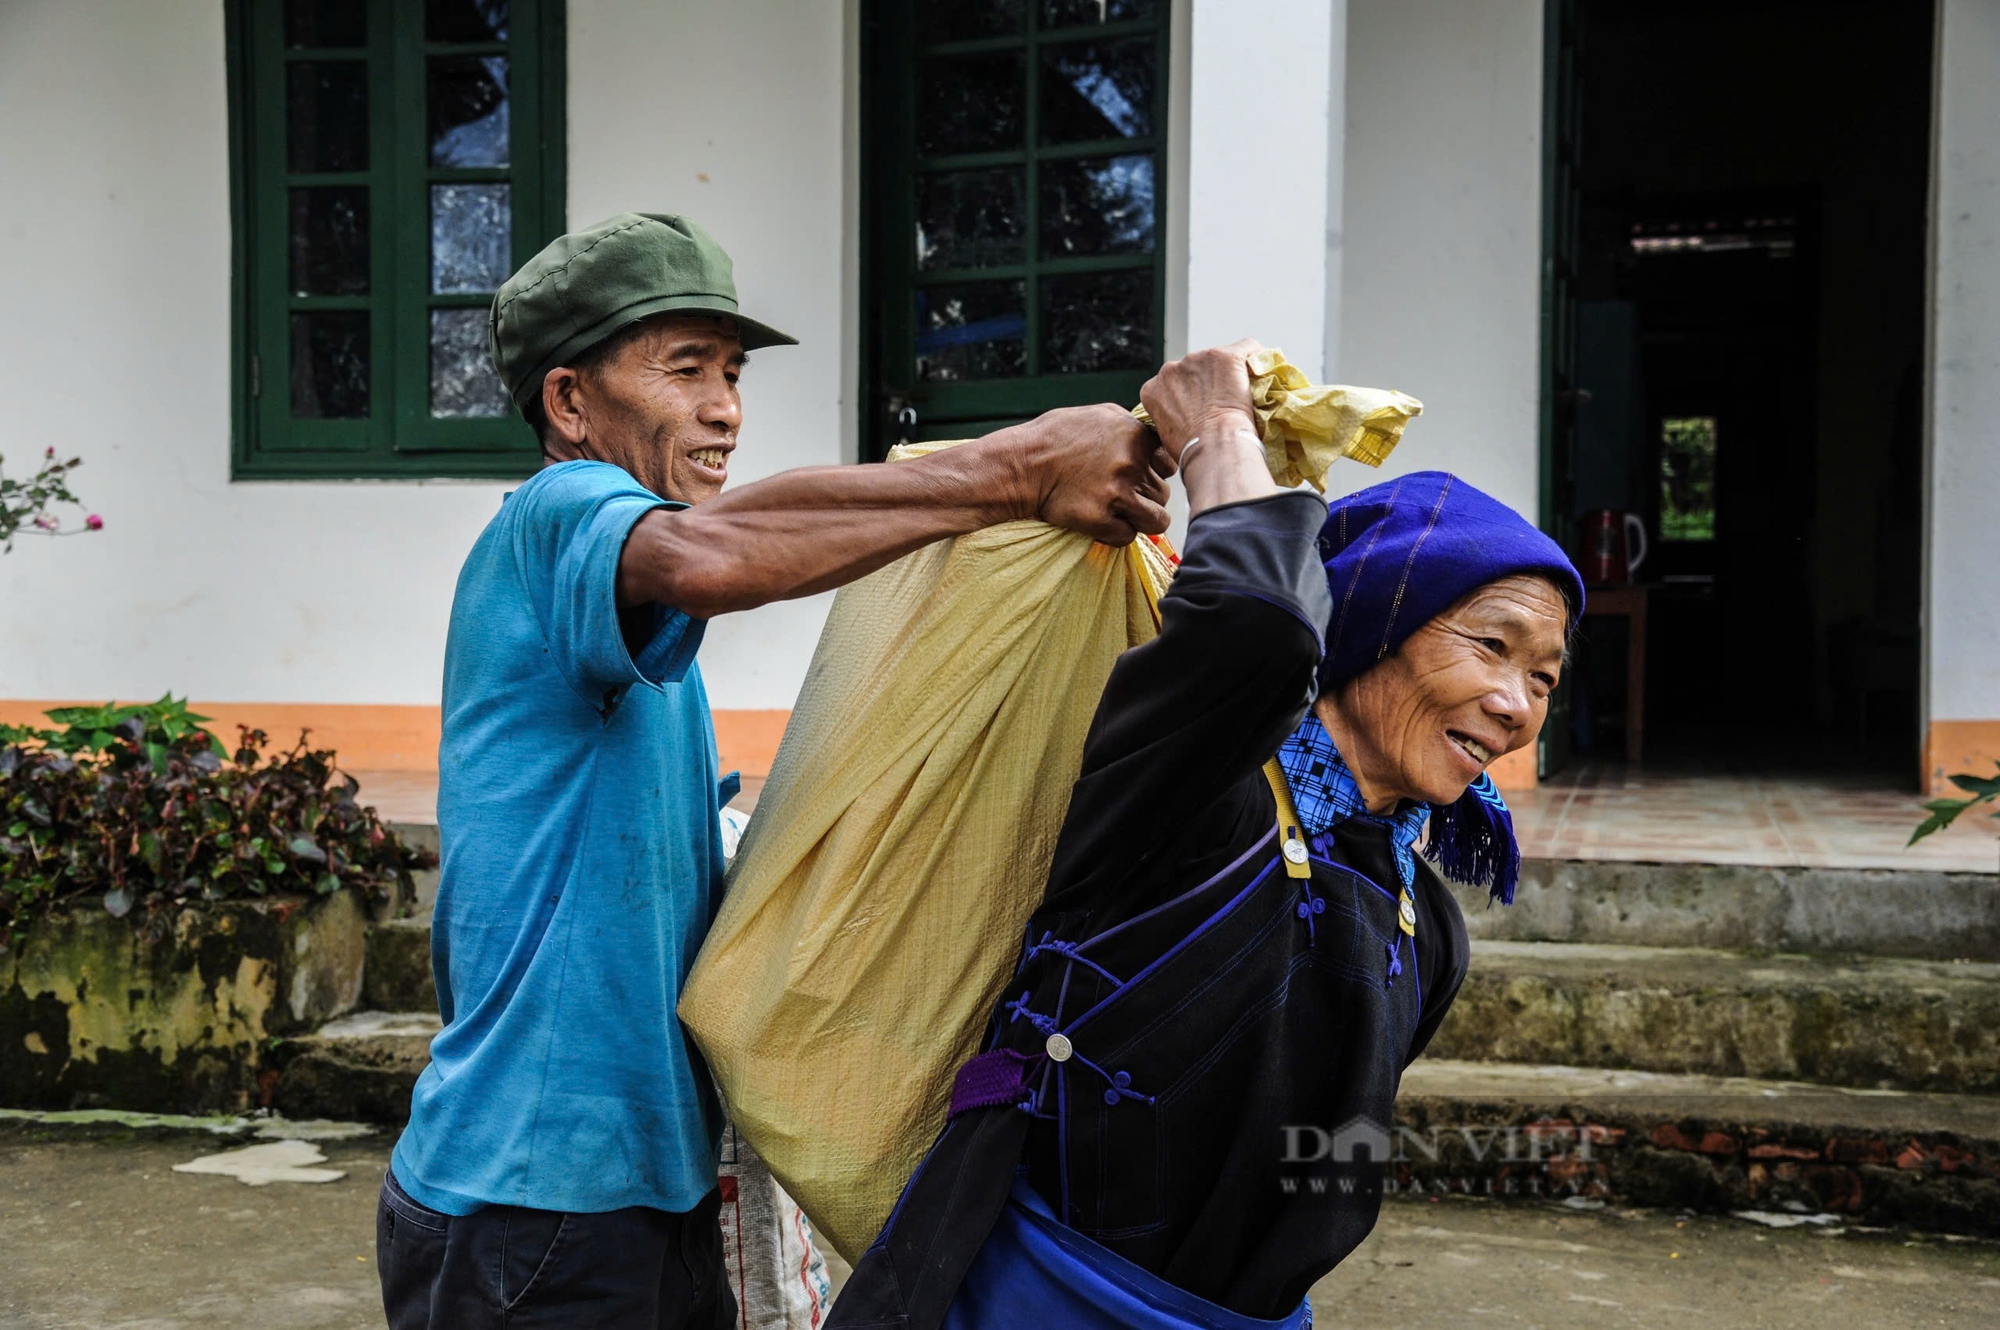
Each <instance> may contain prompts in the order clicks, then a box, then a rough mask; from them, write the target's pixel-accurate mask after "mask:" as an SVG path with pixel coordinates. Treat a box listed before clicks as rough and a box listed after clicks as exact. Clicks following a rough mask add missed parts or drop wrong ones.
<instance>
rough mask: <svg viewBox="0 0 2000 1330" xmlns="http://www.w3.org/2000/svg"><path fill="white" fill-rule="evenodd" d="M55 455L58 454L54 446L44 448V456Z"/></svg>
mask: <svg viewBox="0 0 2000 1330" xmlns="http://www.w3.org/2000/svg"><path fill="white" fill-rule="evenodd" d="M55 455H56V450H55V449H53V448H44V449H43V450H42V456H44V457H54V456H55Z"/></svg>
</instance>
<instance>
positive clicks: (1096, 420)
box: [990, 406, 1174, 545]
mask: <svg viewBox="0 0 2000 1330" xmlns="http://www.w3.org/2000/svg"><path fill="white" fill-rule="evenodd" d="M990 442H991V443H992V444H995V445H999V446H1005V447H1018V448H1020V449H1021V450H1022V452H1023V455H1024V457H1025V459H1026V461H1027V464H1028V467H1029V469H1030V474H1031V475H1032V477H1033V480H1032V482H1031V484H1032V498H1033V504H1034V512H1033V515H1034V516H1036V517H1038V518H1040V519H1041V520H1042V521H1044V522H1048V523H1051V524H1052V525H1055V526H1060V527H1066V528H1068V529H1069V530H1071V531H1081V532H1082V533H1083V534H1084V535H1086V536H1089V537H1090V538H1091V539H1092V540H1098V541H1102V542H1103V543H1105V544H1106V545H1129V544H1131V543H1132V541H1133V539H1134V538H1135V537H1136V536H1137V535H1138V534H1139V533H1140V532H1142V531H1143V532H1147V533H1149V534H1155V535H1157V534H1158V533H1159V532H1162V531H1165V530H1166V529H1167V510H1166V507H1165V504H1166V501H1167V484H1166V479H1165V477H1167V476H1171V475H1172V474H1173V473H1174V464H1173V462H1172V461H1171V460H1170V459H1169V458H1168V457H1167V455H1166V453H1165V450H1163V449H1162V448H1161V447H1160V440H1159V437H1158V436H1157V435H1155V434H1154V433H1153V431H1151V430H1149V429H1147V428H1146V427H1145V426H1144V425H1141V424H1140V423H1139V422H1138V421H1137V420H1134V419H1133V418H1132V414H1131V412H1129V411H1122V410H1120V409H1119V408H1117V407H1115V406H1078V407H1066V408H1063V409H1061V410H1057V411H1050V412H1048V413H1047V414H1045V415H1042V416H1039V417H1037V418H1036V419H1034V420H1031V421H1029V422H1028V423H1026V424H1025V425H1018V426H1015V427H1014V428H1013V429H1009V430H1002V431H1000V433H998V434H996V435H993V436H991V438H990Z"/></svg>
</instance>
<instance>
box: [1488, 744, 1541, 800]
mask: <svg viewBox="0 0 2000 1330" xmlns="http://www.w3.org/2000/svg"><path fill="white" fill-rule="evenodd" d="M1486 774H1487V775H1489V776H1491V777H1493V783H1494V784H1495V785H1498V786H1499V787H1500V788H1501V789H1502V790H1532V789H1534V788H1535V786H1536V785H1538V784H1540V783H1541V782H1540V781H1539V780H1538V779H1537V778H1536V775H1535V745H1533V744H1529V745H1528V746H1527V747H1526V748H1517V749H1515V750H1514V751H1513V752H1511V753H1503V754H1502V755H1501V756H1499V757H1496V758H1494V759H1493V761H1492V763H1491V764H1490V765H1489V766H1488V767H1487V768H1486Z"/></svg>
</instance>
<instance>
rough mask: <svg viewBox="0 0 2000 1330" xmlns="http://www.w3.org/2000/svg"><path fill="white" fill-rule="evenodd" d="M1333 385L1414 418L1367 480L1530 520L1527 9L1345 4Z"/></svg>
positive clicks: (1537, 106) (1535, 126) (1533, 482)
mask: <svg viewBox="0 0 2000 1330" xmlns="http://www.w3.org/2000/svg"><path fill="white" fill-rule="evenodd" d="M1347 15H1348V29H1347V143H1346V160H1347V169H1346V177H1345V189H1344V193H1345V198H1344V208H1343V213H1342V217H1341V225H1340V237H1341V240H1342V255H1341V264H1340V271H1341V283H1342V294H1341V302H1340V307H1341V322H1340V336H1339V338H1338V340H1337V346H1338V348H1339V362H1338V363H1337V364H1336V365H1335V366H1334V367H1333V372H1334V377H1335V378H1337V379H1339V380H1340V381H1342V382H1345V383H1358V384H1368V385H1372V386H1375V387H1383V388H1400V389H1401V390H1403V391H1404V392H1407V393H1411V394H1414V395H1415V396H1417V397H1419V398H1421V399H1422V400H1423V403H1424V414H1423V416H1422V418H1421V419H1419V420H1417V421H1415V422H1414V423H1413V424H1412V425H1411V426H1410V428H1409V432H1408V433H1407V434H1405V435H1404V439H1403V443H1402V445H1401V447H1399V448H1398V449H1397V451H1396V453H1395V455H1394V456H1393V457H1392V458H1391V459H1390V461H1389V463H1388V465H1387V466H1385V467H1384V468H1383V469H1382V471H1380V472H1370V471H1367V470H1364V469H1363V468H1360V467H1353V466H1347V465H1342V466H1340V467H1337V468H1336V469H1335V470H1334V473H1333V480H1334V481H1335V482H1338V483H1341V484H1343V485H1344V486H1345V487H1346V488H1347V489H1349V490H1353V489H1359V488H1361V487H1362V486H1364V485H1367V484H1371V483H1373V482H1374V481H1375V480H1378V479H1382V478H1384V477H1387V476H1390V475H1395V474H1399V473H1401V472H1405V471H1418V470H1433V469H1437V470H1446V471H1453V472H1456V473H1457V474H1459V475H1461V476H1463V477H1465V479H1467V480H1469V481H1471V482H1472V483H1473V484H1475V485H1477V486H1479V487H1480V488H1481V489H1484V490H1486V491H1488V492H1490V493H1491V494H1493V495H1494V496H1495V497H1496V498H1499V499H1501V500H1502V501H1504V502H1506V503H1508V504H1511V505H1512V506H1513V507H1514V508H1516V509H1517V510H1519V511H1520V512H1521V513H1523V514H1525V515H1526V516H1527V517H1528V518H1529V519H1530V520H1533V519H1534V518H1535V516H1536V508H1537V503H1538V500H1537V477H1538V473H1539V460H1538V457H1539V443H1538V424H1537V410H1538V402H1539V384H1540V379H1539V368H1538V366H1539V361H1540V331H1539V328H1540V325H1539V319H1540V312H1539V311H1540V286H1539V273H1540V268H1541V221H1540V218H1541V138H1542V0H1348V4H1347Z"/></svg>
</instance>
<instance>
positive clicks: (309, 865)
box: [0, 696, 437, 935]
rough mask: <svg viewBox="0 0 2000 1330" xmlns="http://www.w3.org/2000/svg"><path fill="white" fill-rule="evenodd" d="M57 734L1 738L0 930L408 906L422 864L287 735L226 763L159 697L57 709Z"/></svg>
mask: <svg viewBox="0 0 2000 1330" xmlns="http://www.w3.org/2000/svg"><path fill="white" fill-rule="evenodd" d="M47 714H48V716H49V718H50V719H51V720H53V721H55V722H56V723H57V724H58V725H60V726H61V727H62V728H61V729H55V730H43V729H35V728H33V727H24V726H5V727H0V745H4V746H0V924H4V925H6V927H7V931H8V933H10V934H13V935H18V934H19V932H20V930H21V929H22V928H23V927H24V926H25V923H26V921H27V920H28V918H30V917H31V916H32V915H33V914H35V913H36V912H38V911H46V910H48V909H50V908H53V907H56V906H59V905H63V904H66V903H68V902H71V901H74V900H77V899H82V898H88V897H93V896H95V897H99V898H101V899H102V901H103V903H104V908H105V909H106V910H108V911H110V912H111V913H112V914H113V915H117V916H121V917H122V916H124V915H126V914H129V913H131V912H132V911H133V910H134V909H143V912H144V917H145V918H146V920H147V921H148V924H149V926H150V927H153V928H159V929H161V930H163V929H164V921H165V919H166V918H167V917H168V915H169V914H170V912H171V911H172V910H173V909H175V908H177V907H179V906H180V905H181V904H183V903H187V902H191V901H217V900H240V899H245V898H254V897H260V896H272V895H299V894H302V895H322V896H323V895H330V894H332V893H333V892H336V891H341V890H351V891H354V892H356V893H358V894H359V895H360V896H361V897H362V898H363V899H364V901H366V902H368V903H370V904H379V903H386V902H389V901H391V900H407V899H409V898H410V897H411V896H412V895H413V894H414V884H413V882H412V881H411V876H410V875H411V874H412V873H413V872H415V871H417V870H419V869H425V868H431V867H435V866H436V862H437V860H436V857H435V856H433V855H431V854H430V853H428V852H427V851H424V850H420V849H416V848H414V847H411V846H408V845H405V844H404V843H403V842H402V841H401V840H399V839H398V838H397V837H396V835H395V833H394V832H392V831H390V830H389V828H388V827H387V826H385V825H384V824H383V823H382V821H381V819H380V818H378V817H377V816H376V815H375V810H374V809H372V808H367V807H364V806H363V805H361V804H359V803H358V802H356V800H355V795H356V794H357V793H358V792H359V790H360V785H359V783H358V782H356V781H355V780H354V778H353V777H351V776H346V775H343V774H341V773H340V772H339V771H338V770H337V769H336V767H335V765H334V754H333V753H332V752H331V751H328V750H323V749H312V748H309V747H308V746H307V744H306V735H305V734H304V733H303V732H302V733H301V734H300V736H299V741H298V743H297V744H296V745H294V746H293V747H292V748H291V749H290V750H289V751H287V752H280V753H276V754H269V755H267V754H266V753H265V752H264V749H265V747H266V745H267V744H268V742H269V740H268V738H267V736H266V735H265V734H264V732H263V731H261V730H254V729H249V728H247V727H240V728H241V738H240V740H239V742H238V744H237V747H236V749H235V751H234V752H233V753H232V752H230V751H228V750H226V749H225V748H224V747H223V745H222V743H221V742H220V741H219V740H218V739H217V738H216V737H215V736H214V735H213V734H210V733H209V732H208V731H207V730H205V729H203V728H202V727H201V722H202V721H204V720H205V719H207V718H206V717H203V716H198V715H195V714H194V713H192V712H190V711H189V710H188V709H187V703H186V702H185V701H184V700H176V699H174V698H173V697H171V696H168V697H163V698H161V699H160V700H159V701H158V702H154V703H151V704H149V705H146V706H126V707H117V706H111V705H109V704H107V705H105V706H103V707H65V708H59V709H57V710H55V711H51V712H49V713H47Z"/></svg>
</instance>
